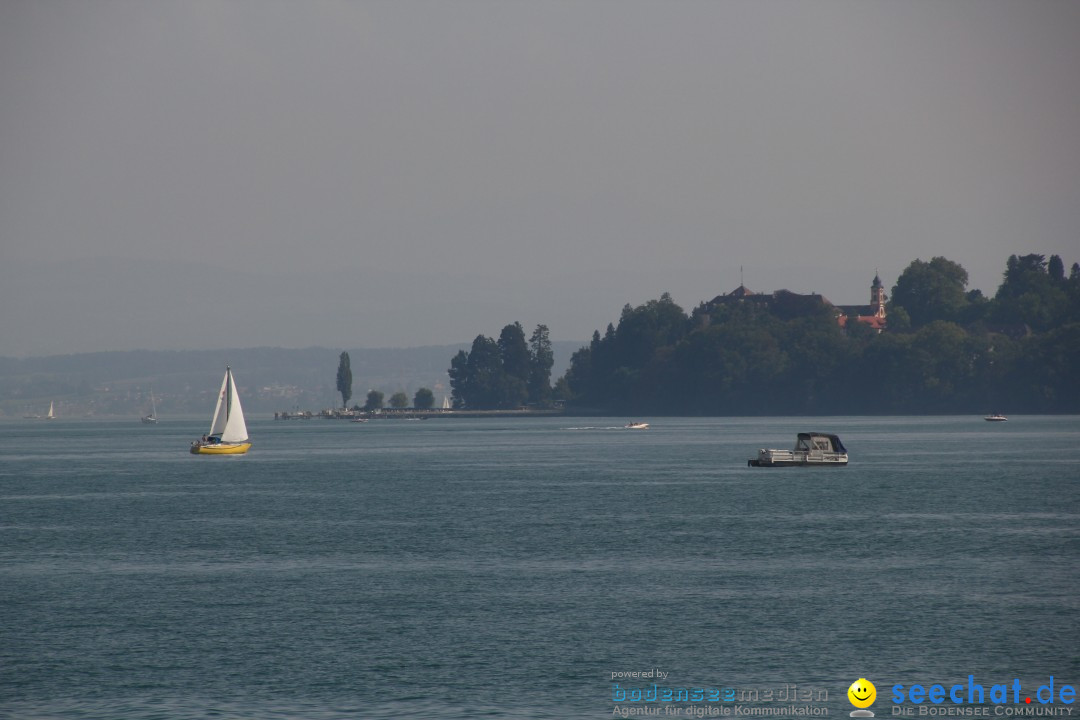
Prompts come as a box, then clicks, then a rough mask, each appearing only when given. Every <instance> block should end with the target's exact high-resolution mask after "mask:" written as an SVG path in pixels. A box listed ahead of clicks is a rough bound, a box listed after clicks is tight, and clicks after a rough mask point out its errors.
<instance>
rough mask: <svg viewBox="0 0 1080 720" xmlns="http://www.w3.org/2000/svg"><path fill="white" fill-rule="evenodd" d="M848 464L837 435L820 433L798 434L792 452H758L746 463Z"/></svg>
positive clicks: (795, 464)
mask: <svg viewBox="0 0 1080 720" xmlns="http://www.w3.org/2000/svg"><path fill="white" fill-rule="evenodd" d="M847 463H848V453H847V448H845V447H844V443H842V442H840V438H839V437H838V436H837V435H833V434H831V433H821V432H804V433H799V434H798V436H797V437H796V438H795V448H794V449H792V450H765V449H762V450H758V455H757V457H756V458H752V459H750V460H747V461H746V464H747V465H749V466H750V467H794V466H799V465H812V466H823V467H824V466H833V465H837V466H843V465H847Z"/></svg>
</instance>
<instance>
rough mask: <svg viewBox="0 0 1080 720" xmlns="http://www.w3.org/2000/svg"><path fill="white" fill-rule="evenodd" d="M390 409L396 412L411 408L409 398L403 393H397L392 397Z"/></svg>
mask: <svg viewBox="0 0 1080 720" xmlns="http://www.w3.org/2000/svg"><path fill="white" fill-rule="evenodd" d="M390 407H392V408H394V409H395V410H403V409H405V408H407V407H409V396H408V395H406V394H405V393H403V392H400V391H399V392H396V393H394V394H393V395H391V396H390Z"/></svg>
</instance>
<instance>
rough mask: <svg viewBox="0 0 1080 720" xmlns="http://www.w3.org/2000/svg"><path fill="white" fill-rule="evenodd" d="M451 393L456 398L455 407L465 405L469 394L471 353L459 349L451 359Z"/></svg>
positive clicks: (449, 373)
mask: <svg viewBox="0 0 1080 720" xmlns="http://www.w3.org/2000/svg"><path fill="white" fill-rule="evenodd" d="M447 374H448V375H449V376H450V393H451V395H452V396H453V398H454V407H457V408H459V407H465V396H466V395H468V394H469V387H468V386H469V353H467V352H465V351H464V350H458V352H457V354H456V355H454V357H453V358H451V359H450V370H449V371H448V372H447Z"/></svg>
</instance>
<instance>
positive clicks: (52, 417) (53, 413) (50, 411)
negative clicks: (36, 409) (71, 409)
mask: <svg viewBox="0 0 1080 720" xmlns="http://www.w3.org/2000/svg"><path fill="white" fill-rule="evenodd" d="M45 419H46V420H55V419H56V413H55V412H53V402H52V400H50V401H49V414H48V415H46V416H45Z"/></svg>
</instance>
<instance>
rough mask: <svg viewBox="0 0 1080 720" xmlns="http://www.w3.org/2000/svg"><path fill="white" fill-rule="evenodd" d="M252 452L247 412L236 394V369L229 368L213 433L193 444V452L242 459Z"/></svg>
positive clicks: (214, 418) (211, 429)
mask: <svg viewBox="0 0 1080 720" xmlns="http://www.w3.org/2000/svg"><path fill="white" fill-rule="evenodd" d="M250 448H251V443H250V442H248V431H247V423H245V422H244V411H243V409H242V408H241V407H240V396H239V395H237V393H236V381H235V380H233V374H232V368H229V367H226V368H225V379H224V380H222V381H221V392H219V393H218V401H217V406H215V407H214V415H213V417H212V418H211V420H210V432H209V433H208V434H207V435H203V436H202V439H200V440H195V441H194V442H192V443H191V452H192V454H193V455H242V454H244V453H246V452H247V451H248V450H249V449H250Z"/></svg>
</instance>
